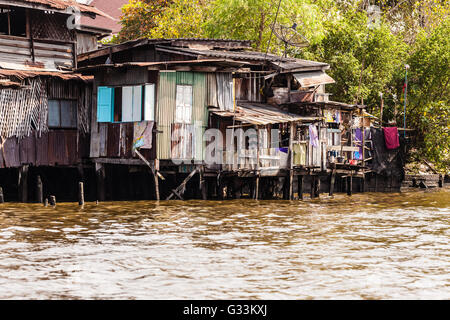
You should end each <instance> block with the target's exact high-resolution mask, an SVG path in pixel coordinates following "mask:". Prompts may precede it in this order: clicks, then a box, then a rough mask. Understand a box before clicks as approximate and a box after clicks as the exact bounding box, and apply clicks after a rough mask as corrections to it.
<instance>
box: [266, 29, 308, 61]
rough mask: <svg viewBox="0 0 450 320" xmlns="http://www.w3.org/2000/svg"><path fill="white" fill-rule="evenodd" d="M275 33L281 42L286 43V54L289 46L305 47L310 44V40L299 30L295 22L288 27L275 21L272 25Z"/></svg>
mask: <svg viewBox="0 0 450 320" xmlns="http://www.w3.org/2000/svg"><path fill="white" fill-rule="evenodd" d="M271 28H272V30H273V33H274V34H275V35H276V37H277V38H278V39H280V41H281V42H283V43H284V54H283V56H284V57H285V56H286V54H287V47H288V46H293V47H298V48H304V47H307V46H309V41H308V39H306V38H305V37H304V36H303V35H302V34H301V33H299V32H298V31H297V24H296V23H294V24H293V25H292V26H291V27H286V26H283V25H281V24H278V23H274V24H273V25H272V26H271Z"/></svg>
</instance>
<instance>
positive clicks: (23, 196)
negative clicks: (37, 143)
mask: <svg viewBox="0 0 450 320" xmlns="http://www.w3.org/2000/svg"><path fill="white" fill-rule="evenodd" d="M19 198H20V201H21V202H23V203H26V202H28V165H23V166H21V167H20V168H19Z"/></svg>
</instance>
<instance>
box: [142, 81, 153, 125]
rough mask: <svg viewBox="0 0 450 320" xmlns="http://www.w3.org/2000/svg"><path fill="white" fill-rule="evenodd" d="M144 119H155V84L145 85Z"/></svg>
mask: <svg viewBox="0 0 450 320" xmlns="http://www.w3.org/2000/svg"><path fill="white" fill-rule="evenodd" d="M144 120H145V121H155V85H154V84H146V85H145V101H144Z"/></svg>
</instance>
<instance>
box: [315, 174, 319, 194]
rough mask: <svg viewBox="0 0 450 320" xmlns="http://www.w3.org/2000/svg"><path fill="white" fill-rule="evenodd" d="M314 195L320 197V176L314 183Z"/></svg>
mask: <svg viewBox="0 0 450 320" xmlns="http://www.w3.org/2000/svg"><path fill="white" fill-rule="evenodd" d="M314 197H316V198H320V176H317V177H316V179H315V183H314Z"/></svg>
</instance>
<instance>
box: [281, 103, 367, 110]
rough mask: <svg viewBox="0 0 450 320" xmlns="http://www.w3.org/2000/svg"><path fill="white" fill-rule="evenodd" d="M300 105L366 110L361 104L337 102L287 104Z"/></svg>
mask: <svg viewBox="0 0 450 320" xmlns="http://www.w3.org/2000/svg"><path fill="white" fill-rule="evenodd" d="M287 104H288V105H298V106H315V107H319V108H341V109H344V110H355V109H364V108H366V106H365V105H359V104H348V103H343V102H337V101H315V102H290V103H286V105H287Z"/></svg>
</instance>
